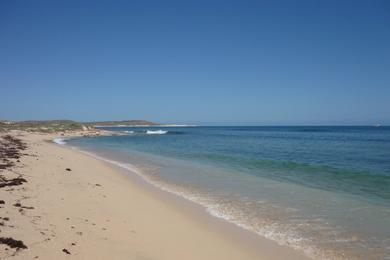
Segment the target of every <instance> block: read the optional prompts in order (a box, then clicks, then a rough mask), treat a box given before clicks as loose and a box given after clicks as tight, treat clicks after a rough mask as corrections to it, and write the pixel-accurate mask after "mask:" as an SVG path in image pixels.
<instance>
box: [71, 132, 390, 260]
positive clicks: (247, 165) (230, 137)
mask: <svg viewBox="0 0 390 260" xmlns="http://www.w3.org/2000/svg"><path fill="white" fill-rule="evenodd" d="M108 129H109V130H114V131H121V132H126V133H127V135H126V136H113V137H97V138H77V139H72V140H69V141H68V142H67V143H68V144H69V145H71V146H75V147H78V148H80V149H83V150H86V151H89V152H93V153H94V154H97V155H99V156H100V157H104V158H107V159H109V160H111V161H115V162H118V163H120V164H121V165H122V166H123V165H125V166H128V167H129V168H131V169H133V170H134V169H135V170H136V172H137V173H139V174H140V175H142V176H143V177H144V178H146V179H147V180H148V181H150V182H152V183H154V184H156V185H158V186H159V187H161V188H163V189H165V190H169V191H171V192H174V193H176V194H178V195H181V196H183V197H186V198H188V199H190V200H192V201H194V202H197V203H199V204H201V205H203V206H204V207H205V208H206V209H207V210H208V211H209V212H210V213H211V214H212V215H214V216H217V217H221V218H224V219H226V220H228V221H230V222H232V223H235V224H237V225H239V226H241V227H243V228H245V229H248V230H251V231H253V232H256V233H258V234H260V235H262V236H265V237H268V238H270V239H273V240H275V241H277V242H278V243H280V244H285V245H288V246H291V247H293V248H296V249H298V250H302V251H304V252H305V253H306V254H308V255H310V256H313V257H315V258H318V259H390V239H389V238H390V128H389V127H188V128H184V127H183V128H173V127H169V128H123V127H121V128H108Z"/></svg>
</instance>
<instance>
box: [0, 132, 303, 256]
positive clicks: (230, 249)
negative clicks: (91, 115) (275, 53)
mask: <svg viewBox="0 0 390 260" xmlns="http://www.w3.org/2000/svg"><path fill="white" fill-rule="evenodd" d="M56 137H57V138H62V137H64V136H58V135H55V134H50V135H38V134H29V133H23V136H20V138H21V139H22V140H25V141H26V142H27V144H28V146H29V152H32V153H33V154H36V155H37V158H24V157H23V158H22V159H21V161H22V163H23V164H24V167H23V168H20V169H19V171H21V172H24V175H26V176H34V177H37V175H38V174H39V172H45V174H46V175H47V174H49V173H48V171H50V172H51V173H50V174H49V175H50V177H51V178H49V180H47V178H42V177H44V176H40V177H41V178H39V179H40V181H38V182H37V179H35V181H30V180H29V179H28V183H27V184H26V185H25V186H26V187H23V188H24V192H26V193H29V192H30V194H28V196H27V197H29V198H27V199H25V200H26V201H27V202H28V201H29V200H31V204H40V205H42V206H41V207H42V210H43V211H44V212H39V208H38V207H34V209H33V210H31V211H34V214H33V215H32V216H30V214H27V213H29V212H30V210H26V211H27V212H26V214H25V215H24V216H25V217H26V218H27V219H29V220H30V223H31V220H34V216H35V217H36V216H37V215H40V218H39V220H35V221H33V222H34V223H36V224H33V225H32V226H34V227H35V229H38V230H41V229H42V227H41V225H43V223H42V222H43V218H44V217H43V215H45V214H42V213H46V218H48V219H46V221H48V220H50V221H49V222H48V223H50V222H53V223H52V224H51V225H53V228H50V227H49V228H48V227H45V228H46V229H48V230H51V229H54V230H55V231H54V233H55V234H60V233H61V234H62V235H63V237H60V238H57V236H56V235H55V238H53V239H50V240H48V241H45V240H43V241H40V242H37V241H36V240H37V239H38V238H37V236H38V237H41V236H42V234H41V233H39V232H38V234H35V233H37V232H33V231H31V230H30V232H27V231H26V230H19V231H23V232H22V233H20V232H19V235H22V236H24V238H23V241H25V243H26V245H27V246H28V247H29V249H27V250H19V251H18V252H17V254H16V255H15V256H14V258H16V259H18V258H19V257H21V258H19V259H23V257H27V256H31V257H35V255H34V254H37V256H39V255H40V256H39V258H40V259H49V258H51V257H60V258H61V257H67V256H68V254H67V253H64V252H63V251H61V250H60V249H61V248H60V249H57V248H59V247H61V246H63V247H64V249H66V250H68V252H70V254H71V255H72V257H73V258H75V257H76V258H79V259H106V257H108V256H110V257H113V258H114V259H309V258H308V257H306V256H304V255H303V254H301V253H300V252H297V251H296V250H294V249H291V248H289V247H287V246H280V245H278V244H277V243H276V242H274V241H271V240H269V239H266V238H262V237H260V236H259V235H256V234H254V233H252V232H249V231H246V230H243V229H242V228H240V227H238V226H235V225H233V224H231V223H229V222H227V221H224V220H222V219H219V218H216V217H213V216H211V215H210V214H208V213H207V212H206V211H205V210H204V208H203V207H202V206H200V205H197V204H195V203H193V202H190V201H188V200H186V199H184V198H181V197H179V196H177V195H174V194H171V193H168V192H166V191H163V190H161V189H159V188H158V187H155V186H153V184H150V183H148V182H147V181H146V180H144V179H142V177H141V176H139V175H137V174H136V173H132V174H131V173H129V170H125V169H120V168H119V166H114V165H112V164H110V163H109V162H103V161H101V160H99V159H97V158H93V157H92V156H91V155H87V154H85V153H83V152H82V151H77V150H76V149H71V147H66V146H61V145H57V144H55V143H53V142H52V141H51V140H53V139H54V138H56ZM35 159H37V160H38V161H36V160H35ZM39 161H41V162H39ZM66 167H69V169H71V171H69V172H67V171H66V170H64V169H66ZM81 172H82V173H83V175H80V173H81ZM97 172H98V173H99V174H97ZM41 174H42V173H41ZM70 176H73V177H72V178H69V177H70ZM46 177H47V176H46ZM33 179H34V178H33ZM93 183H95V184H93ZM34 185H35V187H34ZM36 185H38V187H39V189H37V187H36ZM29 186H30V187H29ZM48 187H52V189H55V191H54V193H53V190H52V189H50V188H48ZM31 188H35V189H34V190H33V191H32V190H31ZM48 189H49V190H48ZM68 189H70V190H68ZM0 192H3V191H0ZM22 193H23V192H22ZM57 193H59V194H61V196H62V197H61V196H58V195H59V194H57ZM44 194H45V196H44V197H42V195H44ZM2 195H3V194H2ZM47 195H52V196H53V197H50V196H47ZM3 197H4V196H3ZM22 197H23V196H22ZM24 197H26V194H25V195H24ZM68 197H69V198H68ZM30 198H34V199H30ZM64 200H65V201H68V200H70V202H71V203H70V205H69V204H66V203H64ZM27 202H26V204H28V203H27ZM56 203H57V204H58V203H64V205H62V207H59V206H58V205H57V206H55V204H56ZM65 204H66V205H65ZM78 204H79V205H78ZM80 204H81V205H83V204H84V205H85V206H86V207H87V208H83V207H81V208H80ZM75 205H77V206H75ZM91 205H93V207H90V206H91ZM55 209H57V210H59V211H60V212H57V211H55ZM38 212H39V213H38ZM61 212H62V213H64V212H71V213H72V214H69V213H68V215H73V217H68V218H69V220H67V219H66V218H65V215H66V214H65V215H62V214H61ZM97 212H99V213H100V214H96V213H97ZM146 212H147V213H146ZM15 214H16V215H15V216H14V217H15V218H16V216H17V214H18V213H17V212H16V213H15ZM156 216H158V218H156ZM30 217H32V219H31V218H30ZM108 217H110V218H114V219H122V221H112V220H110V221H108V222H107V219H108ZM74 218H76V220H77V221H75V222H77V223H73V225H70V226H74V227H76V224H77V227H79V229H84V230H83V231H76V232H74V231H73V230H72V229H73V228H69V223H68V222H72V220H73V219H74ZM80 218H85V219H84V221H83V222H82V221H81V222H80ZM11 219H12V217H11ZM86 220H88V221H86ZM92 221H93V223H94V224H95V225H97V224H98V223H102V222H103V223H104V222H105V223H111V224H110V227H111V228H108V227H104V228H105V230H104V229H103V228H102V229H101V230H99V231H96V230H94V229H95V228H94V227H95V225H91V222H92ZM21 222H23V221H21ZM113 222H114V223H113ZM67 223H68V225H66V224H67ZM25 224H26V223H25ZM27 225H28V224H27ZM30 225H31V224H30ZM64 225H65V226H64ZM107 225H109V224H107ZM129 225H130V226H131V230H129V227H128V226H129ZM54 226H55V228H54ZM7 231H9V232H10V234H11V233H12V229H10V230H7ZM133 231H134V232H133ZM77 232H83V233H85V234H86V235H85V236H84V235H79V233H77ZM5 233H7V232H5ZM32 233H33V234H32ZM100 233H109V234H110V235H102V234H100ZM45 234H46V233H45ZM3 235H4V234H2V235H1V236H3ZM102 236H104V237H105V238H106V239H104V237H103V238H102ZM70 237H71V238H72V239H70ZM85 237H87V239H85ZM135 237H138V239H137V238H135ZM139 237H141V238H139ZM64 238H68V240H69V241H68V242H65V240H66V239H65V240H64ZM77 238H78V239H77ZM71 240H79V241H77V242H71ZM80 240H81V242H80ZM38 241H39V239H38ZM61 242H62V243H61ZM102 242H103V243H102ZM52 243H54V244H56V245H57V246H56V247H55V246H54V247H53V245H52V246H47V245H46V244H52ZM72 243H76V245H79V243H80V244H83V246H82V247H79V246H75V245H72ZM60 245H61V246H60ZM97 245H100V246H98V247H96V246H97ZM118 246H119V248H120V250H119V252H118ZM65 247H66V248H65ZM54 248H55V249H54ZM162 251H164V252H163V253H162ZM140 252H142V253H140ZM38 254H39V255H38ZM104 256H105V257H104Z"/></svg>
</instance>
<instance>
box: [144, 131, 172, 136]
mask: <svg viewBox="0 0 390 260" xmlns="http://www.w3.org/2000/svg"><path fill="white" fill-rule="evenodd" d="M166 133H168V131H164V130H146V134H147V135H164V134H166Z"/></svg>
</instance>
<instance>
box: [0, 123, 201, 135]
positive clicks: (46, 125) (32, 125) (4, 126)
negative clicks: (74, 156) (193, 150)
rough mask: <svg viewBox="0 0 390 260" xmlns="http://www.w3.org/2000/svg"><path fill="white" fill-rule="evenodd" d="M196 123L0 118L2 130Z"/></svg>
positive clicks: (87, 128)
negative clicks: (15, 119) (18, 119)
mask: <svg viewBox="0 0 390 260" xmlns="http://www.w3.org/2000/svg"><path fill="white" fill-rule="evenodd" d="M188 126H195V125H178V124H160V123H155V122H151V121H146V120H122V121H96V122H77V121H73V120H28V121H9V120H0V132H6V131H9V130H23V131H28V132H48V133H50V132H60V131H77V130H93V129H94V128H100V127H188Z"/></svg>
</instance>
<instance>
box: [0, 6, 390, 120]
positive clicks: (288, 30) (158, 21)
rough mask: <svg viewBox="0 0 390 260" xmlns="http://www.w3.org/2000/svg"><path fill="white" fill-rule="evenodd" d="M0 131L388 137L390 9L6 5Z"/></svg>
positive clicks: (0, 47) (1, 11)
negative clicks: (284, 129) (21, 124)
mask: <svg viewBox="0 0 390 260" xmlns="http://www.w3.org/2000/svg"><path fill="white" fill-rule="evenodd" d="M0 118H4V119H12V120H24V119H59V118H61V119H64V118H67V119H74V120H119V119H147V120H153V121H157V122H176V123H210V122H212V123H217V124H247V123H251V124H374V123H382V124H390V1H385V0H384V1H375V0H374V1H352V0H351V1H341V0H338V1H328V0H326V1H325V0H324V1H312V0H308V1H289V0H288V1H238V0H237V1H225V0H224V1H181V0H179V1H68V0H67V1H14V0H9V1H1V2H0Z"/></svg>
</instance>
